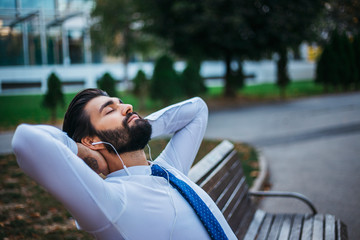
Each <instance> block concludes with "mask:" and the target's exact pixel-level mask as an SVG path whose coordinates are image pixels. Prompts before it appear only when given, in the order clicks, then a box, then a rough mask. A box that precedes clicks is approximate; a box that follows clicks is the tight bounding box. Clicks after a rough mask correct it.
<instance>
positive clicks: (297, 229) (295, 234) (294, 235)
mask: <svg viewBox="0 0 360 240" xmlns="http://www.w3.org/2000/svg"><path fill="white" fill-rule="evenodd" d="M303 223H304V216H303V215H300V214H296V215H295V217H294V221H293V224H292V227H291V233H290V238H289V239H290V240H298V239H300V236H301V229H302V226H303Z"/></svg>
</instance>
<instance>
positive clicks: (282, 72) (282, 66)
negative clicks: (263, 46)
mask: <svg viewBox="0 0 360 240" xmlns="http://www.w3.org/2000/svg"><path fill="white" fill-rule="evenodd" d="M278 54H279V60H278V61H277V85H278V87H279V88H280V99H281V100H284V99H285V98H286V92H285V91H286V86H287V85H288V84H289V82H290V79H289V76H288V72H287V61H288V59H287V51H286V48H285V47H284V48H281V49H280V50H279V52H278Z"/></svg>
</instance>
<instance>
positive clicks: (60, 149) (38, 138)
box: [12, 124, 122, 232]
mask: <svg viewBox="0 0 360 240" xmlns="http://www.w3.org/2000/svg"><path fill="white" fill-rule="evenodd" d="M12 147H13V150H14V152H15V155H16V157H17V161H18V164H19V166H20V168H21V169H22V170H23V171H24V172H25V173H26V174H27V175H28V176H30V177H31V178H32V179H34V180H35V181H36V182H38V183H39V184H40V185H42V186H43V187H44V188H45V189H46V190H47V191H48V192H50V193H51V194H52V195H53V196H54V197H55V198H57V199H58V200H59V201H60V202H62V203H63V204H64V206H65V207H66V208H67V209H68V210H69V211H70V212H71V214H72V215H73V216H74V217H75V219H77V221H78V222H79V224H80V226H81V227H82V228H83V229H84V230H86V231H90V232H91V231H96V230H97V229H100V228H102V227H105V226H104V224H108V223H109V219H108V217H107V216H109V215H108V214H107V212H106V209H105V208H104V206H105V205H106V204H107V199H106V197H105V196H107V193H108V191H107V186H106V182H105V181H103V179H102V178H101V177H99V176H98V175H97V174H96V173H95V172H94V171H92V170H91V169H90V168H89V167H88V166H87V165H86V164H85V163H84V162H83V161H82V160H81V159H80V158H79V157H78V156H77V155H76V153H77V145H76V143H75V142H74V141H73V140H72V139H70V138H69V137H68V136H67V135H66V134H65V133H64V132H62V131H61V130H60V129H57V128H55V127H52V126H44V125H38V126H34V125H27V124H22V125H20V126H18V128H17V129H16V131H15V134H14V137H13V140H12ZM121 206H122V203H121V202H119V203H118V207H119V208H120V207H121ZM89 209H91V211H89Z"/></svg>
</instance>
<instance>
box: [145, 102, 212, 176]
mask: <svg viewBox="0 0 360 240" xmlns="http://www.w3.org/2000/svg"><path fill="white" fill-rule="evenodd" d="M146 119H148V120H149V122H150V124H151V125H152V129H153V133H152V138H154V137H158V136H161V135H168V134H174V135H173V137H172V138H171V140H170V142H169V143H168V144H167V146H166V148H165V149H164V151H163V152H162V153H161V154H160V156H159V157H158V159H157V160H161V161H166V162H167V163H168V164H170V165H171V166H173V167H175V168H176V169H178V170H179V171H181V172H182V173H184V174H186V175H187V173H188V172H189V169H190V167H191V165H192V163H193V161H194V159H195V156H196V154H197V152H198V150H199V147H200V144H201V141H202V139H203V137H204V134H205V130H206V126H207V120H208V108H207V106H206V103H205V102H204V101H203V100H202V99H201V98H199V97H195V98H192V99H189V100H186V101H183V102H180V103H178V104H174V105H171V106H169V107H167V108H164V109H162V110H160V111H158V112H155V113H153V114H151V115H149V116H147V117H146ZM157 160H156V161H157Z"/></svg>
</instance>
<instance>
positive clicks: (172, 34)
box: [0, 0, 360, 239]
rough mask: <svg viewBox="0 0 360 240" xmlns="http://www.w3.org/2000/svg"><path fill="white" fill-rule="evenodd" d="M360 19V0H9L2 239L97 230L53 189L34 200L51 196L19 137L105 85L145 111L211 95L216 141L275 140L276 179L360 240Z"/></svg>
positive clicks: (1, 4) (0, 40) (1, 11)
mask: <svg viewBox="0 0 360 240" xmlns="http://www.w3.org/2000/svg"><path fill="white" fill-rule="evenodd" d="M359 20H360V1H359V0H294V1H287V0H276V1H275V0H201V1H200V0H199V1H191V0H0V154H1V156H0V165H1V169H2V172H1V173H2V179H1V181H0V182H2V184H3V185H2V188H4V189H7V190H6V191H5V190H4V191H3V192H2V193H1V194H0V197H1V198H0V203H2V206H0V210H1V211H2V214H1V215H0V226H1V227H4V229H5V230H3V232H1V231H2V230H1V231H0V236H4V237H7V236H8V234H9V232H11V233H14V234H13V237H14V239H16V237H18V238H28V237H29V236H43V235H41V234H45V235H44V236H46V237H50V236H51V237H55V235H56V234H59V235H56V237H59V236H61V237H60V239H61V238H64V236H65V235H66V234H73V236H75V237H78V238H79V236H80V235H81V234H85V233H78V232H76V231H73V232H71V231H72V230H71V231H70V230H69V229H75V228H74V226H73V224H72V222H73V221H72V220H71V221H70V220H69V219H70V218H71V217H70V216H69V214H68V213H67V212H66V211H65V210H62V212H61V214H60V211H58V210H57V209H60V206H59V205H58V204H57V203H53V202H52V201H53V200H49V199H51V198H50V197H47V198H46V199H47V200H44V199H45V197H39V199H37V200H35V201H37V202H36V204H35V203H34V202H29V200H26V199H29V198H28V197H29V196H32V197H33V198H34V196H43V195H42V194H44V193H43V192H41V194H40V190H39V189H37V188H36V187H35V184H34V183H31V184H30V183H29V182H28V180H26V178H25V177H24V176H22V175H21V173H20V172H19V170H18V168H17V166H16V162H15V157H14V156H13V155H12V154H11V153H12V149H11V145H10V142H11V138H12V134H13V130H14V129H15V128H16V126H17V125H18V124H20V123H23V122H26V123H34V124H39V123H46V124H53V125H55V126H58V127H59V126H61V124H62V118H63V116H64V113H65V111H66V107H67V105H68V104H69V102H70V101H71V99H72V98H73V97H74V95H75V94H76V92H78V91H79V90H81V89H84V88H89V87H99V88H102V89H104V90H106V91H107V92H108V93H109V94H110V95H111V96H118V97H120V98H121V99H122V100H123V101H124V102H127V103H130V104H132V105H133V106H134V109H136V110H137V111H139V112H140V113H141V114H143V115H146V114H148V113H150V112H152V111H155V110H157V109H159V108H161V107H163V106H166V105H168V104H171V103H174V102H176V101H180V100H183V99H186V98H189V97H192V96H201V97H202V98H203V99H204V100H205V101H206V102H207V104H208V106H209V109H210V116H209V125H208V129H207V132H206V138H208V139H224V138H226V139H230V140H232V141H234V142H237V143H239V142H246V143H248V144H250V145H251V146H249V145H247V144H244V145H241V146H239V149H242V150H243V151H244V152H243V153H242V154H243V156H250V155H251V156H255V157H254V158H255V160H254V161H255V162H257V156H256V154H257V152H259V150H261V152H262V154H263V155H264V156H265V158H266V159H267V161H268V165H269V174H270V178H269V180H268V182H267V183H266V186H267V187H268V188H271V189H273V190H286V191H298V192H301V193H303V194H305V195H307V196H308V197H310V199H312V200H313V201H314V203H315V205H316V206H318V208H319V210H320V212H322V213H330V214H335V215H336V216H338V217H340V219H342V220H344V222H345V223H346V224H347V225H348V227H349V235H350V239H358V238H360V231H359V229H358V228H357V226H358V225H359V224H360V220H359V217H360V210H359V204H358V203H359V201H360V195H359V194H360V192H359V191H355V189H358V183H359V181H360V177H359V174H358V172H359V171H360V165H359V164H360V161H359V157H358V156H360V152H359V149H360V145H359V144H360V141H359V140H360V135H359V130H360V122H359V119H360V95H359V89H360V23H359ZM165 144H166V142H161V144H159V150H158V151H161V149H162V148H163V146H164V145H165ZM204 145H208V146H210V145H211V146H212V147H213V146H214V145H216V144H215V143H213V142H212V143H209V142H206V143H205V144H204ZM154 148H156V147H154ZM206 149H207V150H206V151H204V152H207V151H208V148H206ZM244 149H246V151H245V150H244ZM249 149H250V150H249ZM239 151H241V150H239ZM203 154H205V153H203ZM245 158H246V157H244V159H245ZM249 165H251V166H250V167H249V169H250V170H249V171H248V175H249V177H254V178H255V177H256V176H257V172H258V165H257V164H256V163H251V164H249ZM20 175H21V178H18V176H20ZM16 179H21V180H16ZM19 181H21V182H19ZM251 181H252V180H251ZM25 183H26V184H30V185H27V187H26V189H28V190H29V191H25V194H24V184H25ZM21 189H23V190H21ZM14 201H17V202H18V203H17V205H16V204H15V205H14V204H12V203H13V202H14ZM48 201H49V202H51V203H49V204H41V202H48ZM25 203H26V204H25ZM24 204H25V205H24ZM30 204H32V205H36V206H38V209H37V210H36V209H35V210H31V211H30V212H25V213H24V211H25V210H24V209H27V207H26V206H27V205H30ZM262 207H263V208H264V209H266V210H268V211H272V210H273V211H276V212H279V211H285V212H289V211H306V209H305V210H304V209H303V208H301V207H298V206H297V205H296V206H295V205H294V204H292V203H290V204H289V203H285V202H276V201H275V202H271V203H270V202H268V201H263V202H262ZM39 209H40V210H39ZM9 216H10V217H9ZM39 219H41V221H40V220H39ZM64 219H65V220H64ZM30 222H31V224H32V225H31V227H27V228H24V226H28V224H29V223H30ZM37 222H38V223H41V225H42V226H45V225H46V224H48V223H50V222H51V224H49V225H46V226H48V227H47V228H46V229H45V230H44V229H43V230H41V231H40V230H39V229H40V228H39V227H36V226H37V225H36V224H37ZM60 223H61V224H60ZM34 224H35V225H34ZM38 225H39V224H38ZM24 229H25V230H26V231H25V230H24ZM59 229H60V230H61V229H62V230H64V231H63V232H61V231H62V230H61V231H60V230H59ZM39 231H40V232H41V234H40V233H39ZM56 231H57V232H56ZM59 231H60V232H61V233H59ZM55 232H56V234H55ZM1 234H3V235H1ZM36 234H38V235H36ZM39 234H40V235H39ZM49 234H50V235H49ZM51 234H55V235H51ZM64 234H65V235H64ZM78 234H80V235H79V236H78ZM85 235H86V234H85ZM85 235H81V236H82V237H83V238H84V236H85ZM81 236H80V237H81ZM86 236H87V235H86ZM87 237H88V236H87Z"/></svg>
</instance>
